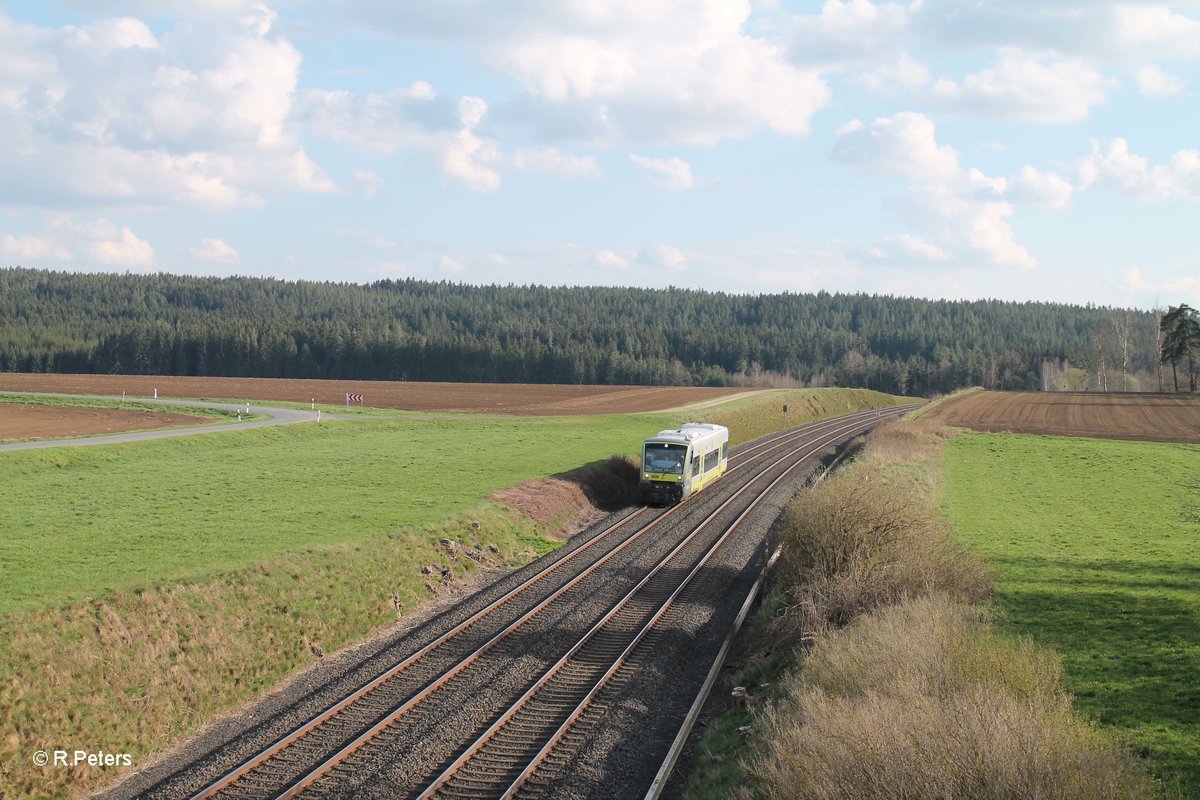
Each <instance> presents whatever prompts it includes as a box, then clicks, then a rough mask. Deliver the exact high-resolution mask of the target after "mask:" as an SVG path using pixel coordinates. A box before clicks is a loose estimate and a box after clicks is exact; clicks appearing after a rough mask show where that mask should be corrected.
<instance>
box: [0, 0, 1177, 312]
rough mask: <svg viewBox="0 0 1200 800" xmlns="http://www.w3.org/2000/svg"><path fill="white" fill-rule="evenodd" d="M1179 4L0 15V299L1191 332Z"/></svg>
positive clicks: (363, 5) (122, 6) (748, 4)
mask: <svg viewBox="0 0 1200 800" xmlns="http://www.w3.org/2000/svg"><path fill="white" fill-rule="evenodd" d="M1198 93H1200V0H1180V1H1179V2H1139V0H1126V1H1125V2H1112V1H1111V0H909V2H894V3H893V2H871V0H844V1H843V0H827V1H826V2H823V3H822V2H799V1H796V2H788V1H787V0H487V1H485V0H432V1H431V0H375V1H373V2H372V1H371V0H334V1H333V2H318V0H276V2H273V3H271V4H269V5H264V4H262V3H259V2H246V1H245V0H124V2H118V0H39V1H38V2H12V1H11V0H0V266H3V265H8V266H18V265H20V266H25V267H39V268H49V269H60V270H81V271H104V272H132V273H153V272H171V273H184V274H196V275H251V276H272V277H278V278H284V279H289V280H298V279H304V280H322V281H324V280H331V281H348V282H355V283H368V282H372V281H376V280H380V279H385V278H392V279H402V278H406V277H412V278H419V279H431V280H449V281H454V282H465V283H473V284H493V283H495V284H529V283H536V284H546V285H608V286H646V287H667V286H675V287H687V288H694V289H710V290H721V291H727V292H737V293H776V292H783V291H788V292H816V291H821V290H824V291H830V292H868V293H875V294H894V295H903V296H916V297H930V298H948V299H982V298H999V299H1004V300H1038V301H1054V302H1069V303H1080V304H1082V303H1095V304H1099V305H1121V306H1136V307H1139V308H1151V307H1154V306H1157V305H1164V306H1165V305H1168V304H1178V303H1180V302H1186V303H1189V304H1191V305H1196V306H1200V94H1198Z"/></svg>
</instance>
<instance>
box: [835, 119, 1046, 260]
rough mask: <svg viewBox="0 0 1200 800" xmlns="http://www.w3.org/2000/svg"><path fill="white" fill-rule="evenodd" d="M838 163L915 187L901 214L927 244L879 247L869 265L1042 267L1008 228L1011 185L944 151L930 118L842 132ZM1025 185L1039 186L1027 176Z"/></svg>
mask: <svg viewBox="0 0 1200 800" xmlns="http://www.w3.org/2000/svg"><path fill="white" fill-rule="evenodd" d="M833 159H834V160H835V161H839V162H841V163H844V164H848V165H850V166H853V167H855V168H857V169H860V170H863V171H866V172H878V173H884V174H891V175H899V176H901V177H904V178H907V179H908V180H909V182H910V186H909V192H908V196H907V197H906V199H905V203H904V206H903V214H904V216H905V217H906V219H907V220H908V222H909V223H910V224H912V225H914V226H917V227H919V228H921V229H922V230H923V231H924V232H925V233H926V237H925V238H917V237H915V236H912V237H910V238H909V239H907V240H905V239H904V238H903V237H902V238H901V239H900V240H898V241H896V242H893V243H892V244H891V245H889V246H888V247H881V246H876V247H875V248H874V249H873V250H868V251H867V255H868V256H869V257H870V258H874V259H878V258H897V257H899V256H901V255H907V256H909V257H912V256H917V257H920V258H923V259H925V260H929V259H930V258H934V259H937V258H938V256H940V255H942V254H947V255H948V254H949V253H955V254H957V255H958V256H959V258H960V259H962V258H967V259H968V260H970V257H971V256H973V257H974V258H976V259H983V260H984V261H985V262H986V263H989V264H993V265H995V266H1002V267H1016V268H1020V269H1029V268H1032V267H1036V266H1037V260H1036V259H1035V258H1034V257H1033V256H1032V255H1031V254H1030V253H1029V251H1028V250H1026V249H1025V248H1024V247H1023V246H1021V245H1020V244H1018V243H1017V241H1016V238H1015V234H1014V232H1013V229H1012V226H1011V225H1010V224H1009V221H1008V220H1009V217H1011V216H1012V206H1011V205H1010V204H1009V203H1008V202H1004V201H1003V199H1002V198H1003V197H1004V196H1005V195H1006V192H1007V191H1008V185H1009V183H1010V182H1009V181H1007V180H1004V179H993V178H989V177H988V176H986V175H984V174H983V173H982V172H980V171H979V170H977V169H969V170H968V169H964V168H963V167H962V165H961V164H960V162H959V155H958V152H957V151H956V150H954V149H953V148H951V147H946V146H942V145H939V144H938V142H937V136H936V131H935V129H934V124H933V121H932V120H930V119H929V118H928V117H925V116H924V115H921V114H916V113H912V112H902V113H899V114H895V115H893V116H891V117H883V118H880V119H876V120H875V121H874V122H872V123H870V124H869V125H868V124H864V123H863V122H861V121H859V120H853V121H852V122H850V123H847V124H846V125H843V126H842V127H841V128H840V129H839V130H838V134H837V139H836V141H835V143H834V148H833ZM1035 174H1037V175H1039V176H1040V173H1035ZM1020 180H1023V181H1024V182H1025V183H1029V184H1033V183H1035V181H1034V179H1033V178H1032V177H1029V176H1027V177H1026V178H1023V179H1020ZM1043 182H1048V180H1047V181H1043ZM930 240H932V241H930ZM965 254H970V255H965Z"/></svg>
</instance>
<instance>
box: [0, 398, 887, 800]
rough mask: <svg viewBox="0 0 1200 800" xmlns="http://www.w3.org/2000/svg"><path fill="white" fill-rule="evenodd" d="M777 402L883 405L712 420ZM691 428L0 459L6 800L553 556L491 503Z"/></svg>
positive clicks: (430, 427) (323, 438)
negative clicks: (63, 753)
mask: <svg viewBox="0 0 1200 800" xmlns="http://www.w3.org/2000/svg"><path fill="white" fill-rule="evenodd" d="M812 397H816V398H819V399H818V400H816V401H813V402H812V403H811V404H810V403H809V402H808V401H809V400H810V398H812ZM756 402H757V403H759V404H761V405H756ZM782 402H788V403H789V408H791V407H793V406H796V405H799V404H805V405H806V408H807V410H806V411H804V412H798V413H804V414H808V415H811V416H829V415H833V414H838V413H844V412H845V411H847V410H850V407H855V408H857V407H868V406H869V405H871V404H872V403H882V404H887V403H890V402H892V400H891V399H890V398H886V397H885V396H882V395H875V394H874V393H861V392H848V391H845V390H830V391H822V392H817V393H815V394H813V393H805V392H795V393H781V394H776V393H771V394H770V395H767V396H765V397H763V398H759V399H758V400H757V401H756V400H755V399H753V398H751V399H748V400H744V401H741V402H739V403H738V404H736V405H735V406H734V407H732V408H731V409H722V408H720V407H717V408H711V409H705V410H704V411H703V413H702V414H700V416H702V417H703V418H705V419H708V420H712V421H718V422H723V421H730V422H732V421H734V420H742V419H747V420H748V419H750V418H752V417H753V416H754V415H755V414H760V415H764V420H761V421H760V427H762V428H763V429H764V431H763V432H765V430H773V429H775V428H778V427H780V426H782V425H785V424H796V423H798V422H803V421H805V418H804V417H799V416H798V413H797V414H794V413H791V412H789V414H788V415H783V414H782V413H780V414H777V415H773V416H771V415H767V409H768V407H769V406H770V407H773V406H776V405H778V404H780V403H782ZM695 416H697V415H696V414H688V413H684V412H672V413H669V414H657V415H640V414H639V415H617V416H607V417H557V418H548V417H539V418H512V417H506V418H487V417H473V416H460V417H455V418H450V417H440V418H429V417H424V416H416V415H414V416H413V417H411V418H405V419H397V420H389V421H386V422H384V421H379V422H376V421H356V422H346V423H331V424H324V425H319V426H318V425H316V424H313V425H290V426H281V427H277V428H269V429H260V430H255V431H247V432H233V433H214V434H208V435H205V436H202V437H195V438H184V439H170V440H161V441H155V442H144V443H138V444H128V445H111V446H100V447H94V448H85V449H71V450H66V449H64V450H42V451H28V452H13V453H4V454H0V486H3V487H4V502H3V504H0V674H3V675H5V678H6V679H5V681H4V682H3V684H0V732H2V736H0V796H2V795H11V796H23V795H28V794H37V795H63V794H65V793H67V792H68V791H78V790H80V789H84V788H90V787H95V786H97V785H99V784H101V783H104V782H106V781H107V780H109V779H110V778H111V773H109V774H108V775H106V774H105V773H104V771H103V770H99V769H94V768H93V769H89V768H79V769H76V770H74V771H68V770H61V769H60V770H45V771H43V770H38V769H36V768H35V767H33V765H32V763H31V753H32V752H33V751H34V750H36V749H39V748H42V749H54V748H62V749H68V750H73V749H75V748H76V747H95V748H99V747H103V748H105V749H106V750H108V751H109V752H130V753H132V754H133V756H134V762H135V764H136V763H139V762H141V761H143V760H144V758H145V757H146V756H147V754H149V753H152V752H155V751H157V750H160V749H161V748H163V747H164V746H166V745H168V744H169V743H170V742H172V741H175V740H176V739H178V738H179V737H180V736H181V735H183V734H185V733H187V732H188V731H191V730H194V729H195V728H196V727H197V726H198V725H200V724H202V723H203V722H204V721H206V720H208V719H211V718H212V717H213V716H214V715H217V714H219V713H222V712H224V711H228V710H229V709H231V708H233V707H235V706H237V705H238V704H240V703H242V702H244V701H246V700H247V699H250V698H253V697H255V696H256V695H258V694H260V693H261V692H262V691H264V690H266V689H268V688H269V687H271V686H273V685H274V684H275V683H277V682H278V681H279V680H280V679H282V678H283V677H285V676H286V675H287V674H289V673H290V672H292V671H294V670H295V669H297V668H300V667H303V666H306V665H308V664H310V663H311V662H312V661H313V659H314V655H313V649H312V646H313V645H318V646H319V647H321V648H323V649H324V650H325V651H330V652H332V651H333V650H336V649H338V648H340V647H342V646H345V645H346V644H348V643H351V642H354V641H357V640H359V639H361V638H362V637H363V636H365V635H366V634H367V633H368V632H370V631H371V630H372V629H375V628H378V627H380V626H383V625H386V624H387V623H389V622H391V621H393V620H394V619H395V618H396V616H397V604H399V606H400V607H401V608H402V609H412V608H415V607H416V606H418V605H420V604H421V603H422V602H424V601H427V600H428V599H430V597H431V596H432V595H434V594H437V593H439V592H441V591H443V590H444V587H443V586H442V581H440V580H439V579H438V576H437V575H436V574H435V575H434V576H433V577H432V578H431V577H430V576H429V575H426V574H423V573H422V568H423V567H426V566H427V565H428V566H433V567H435V569H436V570H438V571H440V570H442V569H446V570H449V574H451V575H454V576H461V575H464V574H466V573H468V572H471V571H473V570H475V569H477V568H478V566H479V562H482V563H485V564H490V565H493V566H499V565H502V564H510V565H511V564H515V563H522V562H525V561H527V560H529V559H530V558H532V557H534V556H536V555H537V554H539V553H541V552H544V551H546V550H547V549H550V548H552V547H554V546H556V543H555V542H553V541H551V540H550V539H549V538H547V536H548V534H549V533H551V531H549V530H547V529H545V528H543V527H539V526H537V525H535V524H534V523H532V522H531V521H530V520H528V519H527V518H524V517H522V516H520V515H518V514H516V513H514V512H512V511H511V510H507V509H504V508H501V507H499V506H497V505H496V504H494V503H490V502H487V501H485V499H484V498H486V496H487V495H488V493H489V492H491V491H492V490H494V489H499V488H502V487H506V486H511V485H513V484H516V483H519V482H520V481H522V480H525V479H528V478H532V477H536V476H537V475H539V474H546V473H557V472H562V471H565V470H568V469H570V468H573V467H576V466H578V465H580V464H581V463H586V462H589V461H595V460H598V459H601V458H604V457H606V456H608V455H610V454H612V453H631V454H632V453H633V452H636V448H637V445H638V443H639V442H640V440H641V438H642V437H644V436H645V435H646V434H647V432H648V431H650V432H652V431H654V430H658V429H659V428H662V427H668V426H671V425H675V424H677V423H678V422H680V421H683V420H684V419H686V418H689V417H695ZM811 416H809V417H807V418H811ZM735 424H736V423H735ZM747 424H748V423H747ZM737 433H738V431H736V430H735V435H737ZM742 438H746V434H745V433H744V432H742ZM442 539H448V540H452V541H454V542H456V543H457V544H458V545H461V547H460V548H459V550H458V552H459V555H458V556H455V555H452V554H451V553H450V552H448V548H446V547H444V546H443V545H442V544H441V543H440V542H441V540H442ZM463 553H469V554H470V556H471V557H467V556H466V555H463Z"/></svg>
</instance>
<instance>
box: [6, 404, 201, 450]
mask: <svg viewBox="0 0 1200 800" xmlns="http://www.w3.org/2000/svg"><path fill="white" fill-rule="evenodd" d="M212 421H213V420H212V419H211V418H209V417H193V416H191V415H190V414H171V413H167V412H157V411H121V410H119V409H115V408H68V407H65V406H40V405H27V404H24V403H0V441H4V440H6V439H18V440H21V441H26V440H29V439H59V438H62V437H65V436H94V435H96V434H101V433H124V432H125V431H143V430H147V429H149V428H169V427H174V426H176V425H203V424H205V423H206V422H212Z"/></svg>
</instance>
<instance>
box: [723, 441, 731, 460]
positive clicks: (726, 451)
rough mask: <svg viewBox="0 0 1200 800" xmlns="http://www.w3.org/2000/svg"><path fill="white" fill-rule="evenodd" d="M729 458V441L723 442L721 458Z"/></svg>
mask: <svg viewBox="0 0 1200 800" xmlns="http://www.w3.org/2000/svg"><path fill="white" fill-rule="evenodd" d="M727 458H729V442H721V460H722V461H724V460H725V459H727Z"/></svg>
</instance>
